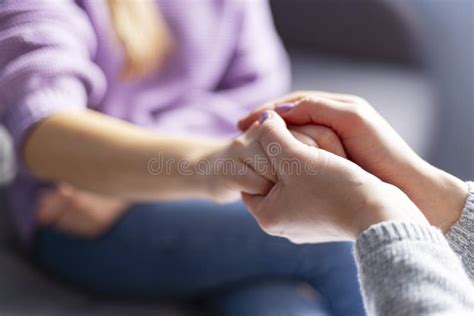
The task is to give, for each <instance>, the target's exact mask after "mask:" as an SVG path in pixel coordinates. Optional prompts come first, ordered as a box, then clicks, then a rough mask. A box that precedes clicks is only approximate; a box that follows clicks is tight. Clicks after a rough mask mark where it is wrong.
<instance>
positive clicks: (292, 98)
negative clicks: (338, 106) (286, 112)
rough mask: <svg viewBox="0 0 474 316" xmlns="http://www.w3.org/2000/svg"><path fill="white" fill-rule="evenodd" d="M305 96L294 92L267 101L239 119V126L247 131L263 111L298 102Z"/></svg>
mask: <svg viewBox="0 0 474 316" xmlns="http://www.w3.org/2000/svg"><path fill="white" fill-rule="evenodd" d="M304 97H305V95H304V94H303V93H299V92H298V93H293V94H290V95H287V96H284V97H282V98H279V99H276V100H272V101H270V102H267V103H265V104H263V105H261V106H259V107H257V108H256V109H255V110H254V111H252V112H250V114H249V115H247V116H246V117H244V118H242V119H241V120H239V122H238V127H239V129H240V130H241V131H246V130H247V129H248V128H249V127H250V126H252V124H253V123H254V122H256V121H257V120H258V117H259V116H260V114H261V113H263V112H265V111H271V110H274V109H275V107H276V106H278V105H280V104H284V103H293V102H296V101H298V100H300V99H302V98H304Z"/></svg>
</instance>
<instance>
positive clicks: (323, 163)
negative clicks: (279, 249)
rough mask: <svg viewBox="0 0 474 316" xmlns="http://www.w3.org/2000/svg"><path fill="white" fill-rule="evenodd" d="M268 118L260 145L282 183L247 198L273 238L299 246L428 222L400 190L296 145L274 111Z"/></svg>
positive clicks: (351, 165)
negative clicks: (376, 227) (393, 223)
mask: <svg viewBox="0 0 474 316" xmlns="http://www.w3.org/2000/svg"><path fill="white" fill-rule="evenodd" d="M265 117H268V118H267V119H266V120H265V121H264V122H263V123H262V124H261V125H260V126H259V127H258V131H257V132H258V133H256V137H257V138H256V141H257V142H258V143H259V144H260V146H261V148H263V149H264V153H265V155H266V156H267V159H268V161H269V162H270V163H271V166H272V169H273V170H275V175H276V178H277V182H276V184H275V185H274V186H273V188H272V189H271V190H270V191H269V192H268V194H263V195H251V194H247V193H244V194H243V195H242V197H243V200H244V202H245V204H246V205H247V207H248V208H249V210H250V211H251V213H252V214H253V215H254V216H255V218H256V219H257V221H258V223H259V224H260V225H261V227H262V228H263V229H264V230H265V231H266V232H268V233H269V234H272V235H278V236H284V237H287V238H289V239H290V240H292V241H293V242H297V243H306V242H324V241H337V240H353V239H355V238H357V236H358V234H360V233H361V232H362V231H363V230H365V229H367V228H368V227H369V226H371V225H373V224H375V223H379V222H382V221H386V220H403V221H413V222H418V223H427V221H426V219H425V218H424V216H423V214H422V213H421V212H420V211H419V210H418V208H417V207H416V206H415V205H414V204H413V202H411V200H410V199H409V198H408V197H407V196H406V195H405V194H404V193H403V192H402V191H400V190H399V189H398V188H396V187H394V186H392V185H390V184H386V183H384V182H382V181H380V180H379V179H378V178H376V177H374V176H373V175H371V174H369V173H368V172H366V171H364V170H363V169H362V168H360V167H359V166H357V165H356V164H354V163H352V162H350V161H349V160H347V159H344V158H341V157H339V156H336V155H334V154H332V153H329V152H327V151H325V150H320V149H318V148H315V147H311V146H307V145H304V144H302V143H301V142H299V141H297V140H296V139H295V138H294V137H293V136H292V135H291V133H290V132H289V131H288V130H287V129H286V126H285V123H284V121H283V120H282V119H281V118H280V117H279V116H278V115H277V114H276V113H275V112H265V113H264V118H265ZM255 127H256V125H253V126H252V128H254V129H255Z"/></svg>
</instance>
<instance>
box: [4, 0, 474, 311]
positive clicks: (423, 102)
mask: <svg viewBox="0 0 474 316" xmlns="http://www.w3.org/2000/svg"><path fill="white" fill-rule="evenodd" d="M401 3H402V2H398V1H375V0H371V1H347V0H346V1H345V0H318V1H309V0H273V1H272V8H273V10H274V15H275V20H276V24H277V27H278V30H279V32H280V34H281V35H282V38H283V40H284V42H285V44H286V45H287V47H288V48H289V51H290V54H291V59H292V64H293V77H294V83H293V89H318V90H329V91H344V92H348V93H354V94H358V95H361V96H363V97H365V98H367V99H368V100H369V101H370V102H371V103H372V104H373V105H374V106H375V107H376V108H377V109H378V110H379V111H380V112H381V113H382V114H383V115H384V116H385V117H387V119H388V120H389V121H390V122H391V123H392V125H393V126H394V127H395V129H397V130H398V131H399V132H400V134H401V135H402V136H403V137H404V138H405V139H407V141H408V143H409V144H410V145H412V146H413V148H415V150H416V151H417V152H418V153H420V154H421V155H422V156H424V157H426V158H428V159H431V158H432V157H433V156H438V155H436V154H434V153H436V151H434V150H433V148H434V146H433V145H434V144H436V143H435V141H436V140H437V139H438V137H437V136H436V137H435V135H439V133H435V132H439V131H437V130H436V126H439V124H440V122H443V117H441V116H440V115H439V114H440V113H442V109H440V106H439V102H438V99H437V98H436V95H435V94H434V89H433V84H432V80H431V79H432V78H430V77H428V76H426V75H425V74H424V73H425V72H426V71H425V70H426V69H427V68H426V67H427V66H428V67H429V65H427V64H426V63H423V62H422V61H423V60H424V56H426V55H424V54H425V52H423V46H420V45H419V43H420V41H419V39H420V34H423V28H422V27H420V25H419V23H418V21H419V19H417V18H415V15H414V13H413V10H412V8H411V7H410V6H407V5H406V4H407V3H408V2H403V3H405V4H404V5H402V4H401ZM471 101H472V100H471ZM471 136H472V135H471ZM4 140H5V137H4V136H2V134H1V132H0V141H1V143H0V149H1V152H0V163H1V165H0V171H1V172H2V176H1V177H0V178H1V179H2V182H3V183H5V182H6V181H7V179H8V178H10V177H11V170H13V169H12V167H11V166H10V165H9V163H8V161H9V159H8V157H9V152H10V151H9V150H8V148H9V145H8V144H7V143H6V142H4ZM471 158H472V156H471ZM471 161H472V160H471ZM440 164H441V165H447V166H449V162H447V161H444V162H443V161H442V162H440ZM459 172H461V171H459ZM3 195H4V192H3V190H2V191H1V201H0V315H2V316H4V315H86V314H87V315H130V314H136V315H194V314H196V313H197V310H198V308H197V307H196V306H193V305H183V304H179V306H178V305H176V304H172V303H168V302H150V301H147V302H137V301H123V300H117V299H113V298H104V297H97V296H95V295H93V294H92V293H86V292H83V291H81V290H80V289H76V288H74V287H73V286H70V285H67V284H63V283H61V282H60V281H58V280H55V279H54V277H53V276H50V275H47V274H46V273H44V272H43V271H41V270H40V269H38V268H37V267H35V266H34V265H33V264H32V263H30V262H29V260H27V259H26V258H25V257H24V256H23V255H22V254H21V252H20V251H18V248H17V247H15V242H14V237H13V236H12V225H11V221H10V220H9V219H8V216H7V212H6V205H5V201H4V196H3Z"/></svg>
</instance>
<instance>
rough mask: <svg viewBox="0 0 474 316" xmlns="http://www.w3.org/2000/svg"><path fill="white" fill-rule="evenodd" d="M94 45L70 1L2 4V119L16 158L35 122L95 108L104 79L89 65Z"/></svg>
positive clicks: (90, 31) (81, 15) (25, 0)
mask: <svg viewBox="0 0 474 316" xmlns="http://www.w3.org/2000/svg"><path fill="white" fill-rule="evenodd" d="M96 44H97V43H96V39H95V34H94V31H93V29H92V26H91V25H90V22H89V20H88V18H87V16H86V15H85V13H84V12H83V11H82V10H81V9H80V8H79V7H78V6H77V5H76V3H75V2H74V1H67V0H64V1H47V0H43V1H42V0H23V1H15V0H12V1H9V0H6V1H3V2H2V5H1V6H0V47H2V49H1V50H0V116H1V119H2V122H3V123H4V124H5V126H6V128H7V130H8V131H9V132H10V134H11V135H12V138H13V141H14V145H15V148H16V150H17V152H18V147H19V146H20V145H21V142H22V140H23V138H24V135H25V133H26V131H27V130H28V129H29V128H30V127H31V126H32V125H33V124H35V123H36V122H38V121H39V120H41V119H43V118H45V117H47V116H49V115H52V114H54V113H58V112H63V111H75V110H81V109H84V108H85V107H87V106H88V105H89V104H94V103H97V102H99V100H100V99H101V97H102V95H103V93H104V91H105V77H104V75H103V73H102V72H101V70H100V69H99V67H98V66H97V65H96V64H94V63H93V61H92V57H93V55H94V54H95V50H96ZM17 156H19V155H17ZM20 166H21V164H20Z"/></svg>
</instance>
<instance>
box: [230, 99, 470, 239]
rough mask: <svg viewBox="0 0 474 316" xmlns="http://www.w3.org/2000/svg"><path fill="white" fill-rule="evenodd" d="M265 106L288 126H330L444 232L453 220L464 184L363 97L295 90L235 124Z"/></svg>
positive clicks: (353, 155)
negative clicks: (423, 156) (420, 152)
mask: <svg viewBox="0 0 474 316" xmlns="http://www.w3.org/2000/svg"><path fill="white" fill-rule="evenodd" d="M268 108H274V109H275V110H276V111H277V112H278V113H279V114H280V115H281V116H282V117H283V119H284V120H285V121H286V122H287V123H288V124H294V125H306V124H317V125H322V126H326V127H329V128H331V129H332V130H334V131H335V133H336V134H337V136H338V137H339V139H340V140H341V142H342V145H343V147H344V150H345V152H346V153H347V155H348V157H349V158H350V159H351V160H352V161H353V162H355V163H356V164H358V165H359V166H361V167H362V168H363V169H365V170H366V171H368V172H370V173H372V174H373V175H375V176H377V177H378V178H380V179H381V180H383V181H385V182H387V183H391V184H393V185H395V186H397V187H399V188H400V189H401V190H403V191H404V192H405V193H406V194H407V195H408V196H409V197H410V198H411V199H412V200H413V201H414V202H415V204H416V205H417V206H418V207H419V208H420V209H421V210H422V211H423V213H424V214H425V216H426V217H427V218H428V220H429V221H430V223H431V224H433V225H435V226H438V227H440V228H441V229H442V230H443V231H447V230H448V229H449V228H450V227H451V226H452V224H454V223H455V222H456V221H457V220H458V218H459V216H460V213H461V211H462V208H463V206H464V202H465V197H466V194H467V188H466V185H465V184H464V182H462V181H461V180H459V179H457V178H455V177H453V176H451V175H449V174H447V173H445V172H443V171H441V170H439V169H437V168H435V167H433V166H431V165H430V164H428V163H427V162H425V161H424V160H423V159H421V158H420V157H419V156H418V155H417V154H416V153H415V152H413V150H411V148H410V147H409V146H408V145H407V144H406V143H405V141H403V139H402V138H401V137H400V136H399V135H398V134H397V133H396V132H395V130H393V128H392V127H391V126H390V125H389V124H388V123H387V122H386V121H385V120H384V119H383V118H382V117H381V116H380V115H379V114H378V113H377V112H376V111H375V110H374V109H373V108H372V107H371V106H370V105H369V104H368V103H367V102H366V101H365V100H363V99H361V98H359V97H356V96H351V95H343V94H333V93H327V92H300V93H295V94H293V95H290V96H288V97H286V98H282V99H280V100H277V101H274V102H271V103H268V104H266V105H264V106H263V107H261V108H259V109H257V110H256V111H255V112H254V113H251V114H250V115H249V116H248V117H247V118H244V119H243V120H241V121H240V123H239V126H240V128H242V129H246V128H247V126H248V124H250V123H251V122H252V121H253V120H255V117H256V116H257V115H259V113H261V112H262V111H264V110H265V109H268ZM452 210H456V211H452Z"/></svg>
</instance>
